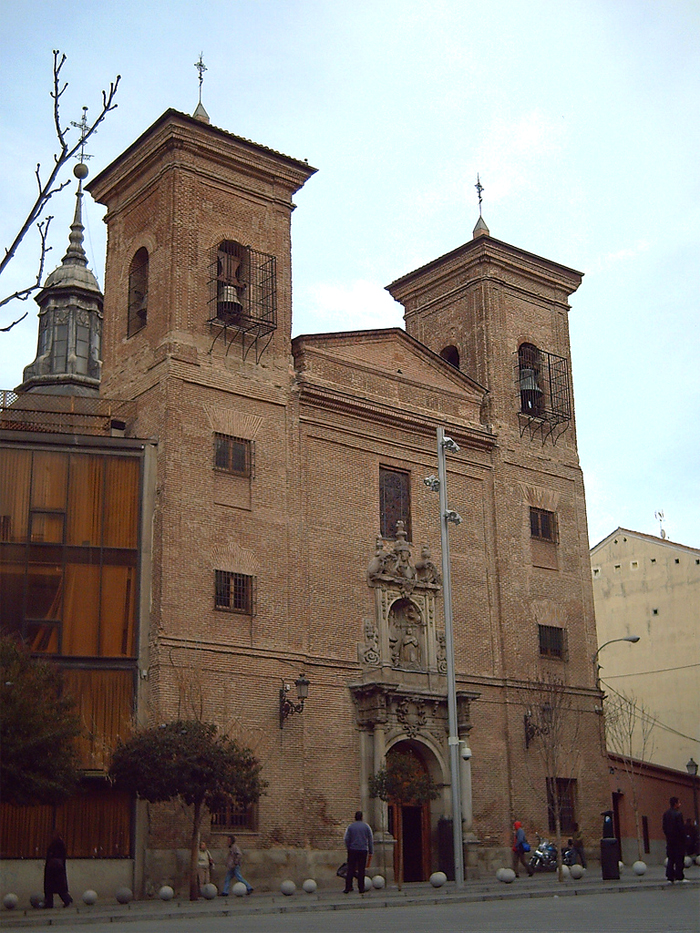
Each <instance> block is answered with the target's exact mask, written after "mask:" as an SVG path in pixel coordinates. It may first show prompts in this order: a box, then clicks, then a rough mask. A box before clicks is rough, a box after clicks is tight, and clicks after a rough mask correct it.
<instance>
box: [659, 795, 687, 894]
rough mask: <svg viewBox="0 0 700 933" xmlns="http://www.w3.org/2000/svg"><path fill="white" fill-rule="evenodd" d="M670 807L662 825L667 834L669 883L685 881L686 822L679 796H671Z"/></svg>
mask: <svg viewBox="0 0 700 933" xmlns="http://www.w3.org/2000/svg"><path fill="white" fill-rule="evenodd" d="M669 803H670V807H669V808H668V810H667V811H666V812H665V813H664V816H663V821H662V826H663V831H664V835H665V836H666V878H667V880H668V883H669V884H674V883H675V882H676V881H685V880H686V879H685V877H684V875H683V867H684V865H683V863H684V861H685V822H684V820H683V814H682V813H681V804H680V801H679V799H678V797H671V799H670V800H669Z"/></svg>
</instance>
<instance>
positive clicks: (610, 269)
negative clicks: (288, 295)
mask: <svg viewBox="0 0 700 933" xmlns="http://www.w3.org/2000/svg"><path fill="white" fill-rule="evenodd" d="M54 48H58V49H61V50H62V51H63V52H65V53H66V54H67V55H68V62H67V65H66V68H65V76H66V77H67V78H68V80H69V82H70V83H69V87H68V89H67V91H66V93H65V96H64V99H63V100H64V107H63V116H64V119H65V120H66V121H68V120H78V119H79V118H80V114H81V107H82V106H83V105H84V104H86V105H88V107H89V108H90V110H89V115H90V114H94V113H95V112H96V110H97V107H98V104H99V98H100V90H101V89H102V88H103V87H106V86H107V85H108V83H109V81H110V80H111V79H113V78H114V76H115V75H116V74H117V73H120V74H121V75H122V83H121V86H120V89H119V95H118V101H119V107H118V109H117V110H116V111H115V112H114V113H113V114H112V115H111V116H110V117H109V118H108V121H107V122H106V123H105V124H104V125H103V127H102V128H101V129H100V131H99V135H98V136H96V137H95V138H94V141H93V143H92V146H91V152H92V154H93V159H92V161H91V169H92V172H93V174H94V173H95V172H96V171H99V169H101V168H102V167H104V166H105V165H106V164H107V163H108V162H109V161H111V160H112V159H113V158H114V157H115V156H116V155H117V154H118V153H119V152H120V151H121V150H122V149H123V148H124V147H126V146H127V145H128V144H129V143H130V142H132V141H133V140H134V139H135V138H136V137H137V136H138V135H139V134H140V133H141V132H143V130H144V129H146V127H148V126H149V125H150V124H151V123H152V122H153V120H155V119H156V118H157V117H158V116H159V115H160V114H161V113H162V112H163V111H164V110H165V109H167V108H168V107H173V108H176V109H178V110H183V111H185V112H188V113H191V112H192V111H193V109H194V107H195V106H196V103H197V72H196V71H195V69H194V67H193V65H194V63H195V61H196V60H197V58H198V56H199V53H200V51H201V52H203V53H204V61H205V63H206V65H207V68H208V71H207V72H206V75H205V82H204V95H203V101H204V104H205V106H206V108H207V110H208V112H209V115H210V117H211V120H212V123H214V124H215V125H217V126H220V127H222V128H224V129H226V130H229V131H231V132H233V133H236V134H238V135H240V136H244V137H247V138H250V139H253V140H255V141H256V142H259V143H262V144H264V145H267V146H270V147H271V148H274V149H278V150H280V151H282V152H285V153H287V154H288V155H291V156H294V157H296V158H300V159H303V158H307V159H308V160H309V162H310V163H311V164H312V165H314V166H316V167H317V168H319V169H320V171H319V173H318V174H317V175H315V176H314V177H313V178H312V179H311V180H310V181H309V182H308V183H307V185H306V187H305V188H304V189H303V190H302V191H301V192H299V194H298V195H297V198H296V201H297V204H298V210H297V211H296V212H295V214H294V218H293V238H294V239H293V242H294V277H295V278H294V311H295V324H294V331H295V333H308V332H313V331H330V330H344V329H348V328H365V327H388V326H395V325H400V324H401V322H402V319H401V314H400V309H399V306H398V305H395V304H394V302H393V301H392V299H391V298H390V297H389V295H388V294H387V293H386V292H385V291H384V286H385V285H387V284H388V283H389V282H391V281H393V280H394V279H395V278H397V277H398V276H400V275H402V274H404V273H406V272H408V271H410V270H411V269H414V268H416V267H417V266H418V265H420V264H422V263H424V262H426V261H428V260H429V259H432V258H434V257H437V256H439V255H441V254H442V253H444V252H446V251H448V250H450V249H453V248H454V247H456V246H458V245H460V244H461V243H463V242H464V241H465V240H467V239H469V238H470V237H471V231H472V228H473V227H474V224H475V222H476V219H477V216H478V211H477V203H476V194H475V190H474V183H475V181H476V173H477V171H478V172H480V174H481V180H482V183H483V184H484V186H485V191H484V217H485V220H486V221H487V223H488V225H489V228H490V230H491V234H492V235H493V236H495V237H497V238H499V239H502V240H505V241H507V242H509V243H513V244H515V245H517V246H520V247H523V248H524V249H527V250H529V251H531V252H534V253H537V254H539V255H542V256H545V257H547V258H549V259H553V260H556V261H558V262H561V263H563V264H564V265H568V266H572V267H573V268H575V269H579V270H581V271H582V272H584V273H585V278H584V281H583V285H582V286H581V288H580V289H579V291H578V292H577V293H576V294H575V295H574V296H573V298H572V305H573V310H572V313H571V337H572V355H573V369H574V384H575V396H576V405H577V419H578V436H579V447H580V454H581V460H582V464H583V468H584V471H585V478H586V489H587V496H588V517H589V528H590V540H591V543H592V544H593V543H596V542H597V541H599V540H600V539H601V538H602V537H604V536H605V535H607V534H608V533H609V532H611V531H613V530H614V529H615V528H616V527H617V526H618V525H622V526H625V527H629V528H633V529H636V530H638V531H643V532H648V533H652V534H653V533H657V532H658V523H657V521H656V520H655V518H654V512H655V511H656V510H658V509H663V510H664V511H665V514H666V528H667V531H668V534H669V536H670V537H671V538H672V539H673V540H675V541H680V542H682V543H684V544H689V545H693V546H695V547H700V504H699V502H698V489H697V487H698V474H699V472H700V471H699V462H700V445H699V444H698V421H699V420H700V402H699V399H700V375H699V373H700V366H699V361H700V330H699V326H698V312H699V310H700V309H699V308H698V301H699V297H700V271H699V262H698V260H699V255H700V250H699V247H700V207H699V206H700V197H699V195H700V191H699V172H698V164H699V162H700V156H699V153H700V113H699V110H700V56H699V53H700V5H699V4H698V3H697V2H696V0H646V2H643V0H560V2H555V0H489V2H483V0H479V2H477V0H461V2H460V0H442V2H439V0H422V2H418V0H219V2H217V3H213V2H211V0H200V2H198V3H192V2H184V0H173V2H168V0H160V2H154V0H140V2H138V3H136V2H132V0H128V2H120V0H113V2H110V3H100V4H98V3H90V4H78V5H76V4H66V3H64V2H56V0H46V2H40V0H17V2H15V3H5V4H3V5H2V11H1V12H0V52H1V53H2V54H1V59H0V61H1V64H0V69H1V73H0V96H1V99H2V105H0V205H1V207H2V210H1V211H0V244H2V245H3V246H6V245H8V244H9V242H10V240H11V238H12V234H13V233H14V231H15V229H16V228H17V226H18V224H19V223H20V222H21V220H23V218H24V214H25V213H26V209H27V205H28V203H29V201H30V199H31V198H32V196H33V193H34V184H35V182H34V168H35V165H36V162H38V161H40V162H41V163H42V165H48V163H49V162H50V159H51V155H52V152H53V149H52V143H53V140H52V112H51V101H50V98H49V96H48V92H49V88H50V81H51V61H52V54H51V53H52V49H54ZM73 205H74V199H73V197H72V195H71V194H70V193H69V192H68V191H66V192H64V193H63V194H62V195H60V197H59V198H57V199H55V201H54V202H53V203H52V205H51V211H52V213H54V214H55V218H56V219H55V220H54V224H53V239H52V242H53V247H54V248H53V252H52V254H51V257H50V261H49V269H50V268H53V266H55V265H57V264H58V262H59V261H60V258H61V256H62V255H63V253H64V251H65V247H66V245H67V233H68V224H69V222H70V217H71V215H72V210H73ZM102 214H103V209H102V208H101V207H100V206H99V205H95V204H90V205H88V207H87V210H86V215H87V216H86V228H87V230H86V247H87V250H88V254H89V256H90V262H91V267H92V268H93V270H94V271H95V272H96V274H97V276H98V280H100V281H102V269H103V255H104V225H103V224H102V222H101V217H102ZM35 245H36V241H35V240H34V241H32V242H27V243H26V244H25V248H24V249H23V250H22V252H21V253H20V255H19V257H18V261H17V262H16V263H15V266H14V269H13V274H12V275H6V276H4V277H3V278H4V280H5V281H3V284H2V294H6V293H7V292H8V291H10V290H12V289H13V288H14V287H16V286H17V285H19V284H21V282H22V280H23V278H24V279H26V278H29V277H31V274H32V261H31V260H32V253H33V250H34V248H35ZM9 319H10V315H9V312H7V309H6V310H5V313H4V314H2V315H1V316H0V324H2V323H5V324H6V323H8V321H9ZM35 350H36V313H35V310H34V307H33V308H32V310H31V314H30V316H29V317H28V318H27V319H26V320H25V321H24V322H23V323H22V324H20V325H19V326H18V327H17V328H15V329H14V330H13V331H12V332H11V333H10V334H9V335H0V387H2V388H13V387H14V386H15V385H17V384H18V383H19V381H20V380H21V375H22V367H23V366H25V365H26V364H27V363H29V362H31V360H33V358H34V355H35Z"/></svg>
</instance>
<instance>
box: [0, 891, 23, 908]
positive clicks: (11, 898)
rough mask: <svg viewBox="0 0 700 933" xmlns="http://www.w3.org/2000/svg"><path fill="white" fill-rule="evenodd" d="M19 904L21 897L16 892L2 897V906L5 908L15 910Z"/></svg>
mask: <svg viewBox="0 0 700 933" xmlns="http://www.w3.org/2000/svg"><path fill="white" fill-rule="evenodd" d="M17 904H19V898H18V897H17V895H16V894H6V895H5V896H4V897H3V899H2V906H3V907H4V908H5V910H14V909H15V907H16V906H17Z"/></svg>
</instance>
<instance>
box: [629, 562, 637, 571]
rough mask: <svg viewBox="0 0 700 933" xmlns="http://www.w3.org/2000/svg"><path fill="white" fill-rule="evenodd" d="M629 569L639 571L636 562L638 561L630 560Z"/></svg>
mask: <svg viewBox="0 0 700 933" xmlns="http://www.w3.org/2000/svg"><path fill="white" fill-rule="evenodd" d="M630 569H631V570H639V561H638V560H631V561H630Z"/></svg>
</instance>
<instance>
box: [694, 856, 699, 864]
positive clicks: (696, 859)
mask: <svg viewBox="0 0 700 933" xmlns="http://www.w3.org/2000/svg"><path fill="white" fill-rule="evenodd" d="M695 864H696V865H700V855H696V856H695Z"/></svg>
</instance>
